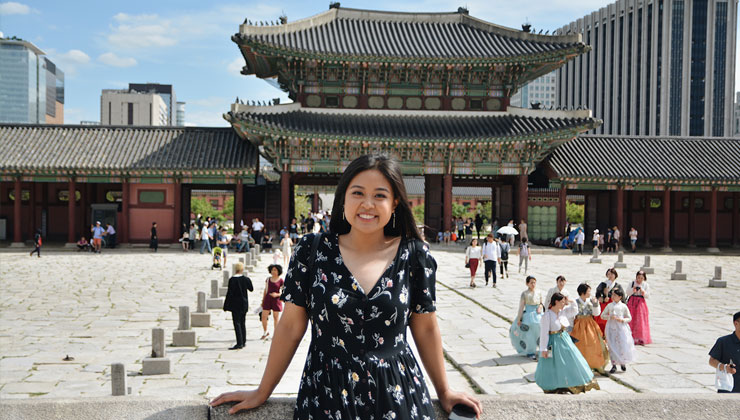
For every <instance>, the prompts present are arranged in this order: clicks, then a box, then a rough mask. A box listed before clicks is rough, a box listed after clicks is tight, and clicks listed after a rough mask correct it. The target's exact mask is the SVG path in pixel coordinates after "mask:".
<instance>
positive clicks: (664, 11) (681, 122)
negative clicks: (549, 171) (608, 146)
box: [556, 0, 738, 136]
mask: <svg viewBox="0 0 740 420" xmlns="http://www.w3.org/2000/svg"><path fill="white" fill-rule="evenodd" d="M737 5H738V1H737V0H693V1H688V0H619V1H617V2H616V3H613V4H610V5H608V6H607V7H603V8H601V9H599V10H598V11H595V12H593V13H591V14H590V15H586V16H584V17H583V18H580V19H578V20H577V21H574V22H571V23H570V24H568V25H566V26H563V27H562V28H560V29H558V30H557V31H556V33H558V34H567V33H582V34H583V40H584V41H585V42H586V43H587V44H588V45H590V46H591V51H590V52H588V53H586V54H582V55H580V56H579V57H576V58H575V59H574V60H571V61H569V62H568V63H566V64H565V65H564V66H563V67H561V68H560V70H559V71H558V78H557V81H558V87H557V97H558V105H559V106H560V107H566V108H577V107H579V106H584V107H585V108H589V109H592V110H593V112H594V116H595V117H597V118H601V119H603V120H604V124H603V125H602V126H600V127H598V128H597V129H595V130H594V132H595V133H600V134H601V133H603V134H611V135H663V136H665V135H670V136H731V135H732V133H733V113H734V112H733V111H734V110H733V100H734V96H735V77H734V75H735V55H736V52H735V48H736V45H735V44H736V42H735V38H736V32H737V30H736V28H737Z"/></svg>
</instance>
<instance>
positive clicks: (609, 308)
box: [601, 303, 612, 321]
mask: <svg viewBox="0 0 740 420" xmlns="http://www.w3.org/2000/svg"><path fill="white" fill-rule="evenodd" d="M611 312H612V304H611V303H609V304H608V305H606V307H605V308H604V312H602V313H601V319H603V320H604V321H608V320H609V315H611Z"/></svg>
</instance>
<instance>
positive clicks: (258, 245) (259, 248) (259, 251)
mask: <svg viewBox="0 0 740 420" xmlns="http://www.w3.org/2000/svg"><path fill="white" fill-rule="evenodd" d="M254 248H255V249H256V250H257V255H258V256H259V255H260V254H261V253H262V245H260V244H255V245H254Z"/></svg>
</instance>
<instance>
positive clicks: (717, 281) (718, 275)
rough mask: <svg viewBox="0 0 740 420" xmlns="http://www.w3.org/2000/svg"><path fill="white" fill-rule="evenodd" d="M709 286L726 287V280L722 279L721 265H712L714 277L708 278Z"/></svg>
mask: <svg viewBox="0 0 740 420" xmlns="http://www.w3.org/2000/svg"><path fill="white" fill-rule="evenodd" d="M709 287H727V280H722V267H720V266H716V267H714V278H713V279H711V280H709Z"/></svg>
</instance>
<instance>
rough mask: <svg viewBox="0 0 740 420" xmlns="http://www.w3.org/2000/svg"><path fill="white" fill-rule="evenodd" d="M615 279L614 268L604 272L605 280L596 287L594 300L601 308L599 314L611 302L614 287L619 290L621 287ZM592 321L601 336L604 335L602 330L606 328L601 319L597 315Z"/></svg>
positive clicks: (617, 275) (616, 274) (616, 275)
mask: <svg viewBox="0 0 740 420" xmlns="http://www.w3.org/2000/svg"><path fill="white" fill-rule="evenodd" d="M617 277H619V274H618V273H617V270H616V269H614V268H610V269H608V270H606V280H605V281H602V282H601V283H599V285H598V286H596V299H597V300H598V301H599V303H600V306H601V312H602V313H603V312H604V308H606V305H608V304H609V302H611V293H612V290H614V288H615V287H619V288H621V287H622V286H620V285H619V283H617ZM594 319H595V320H596V324H597V325H598V326H599V328H600V329H601V334H602V335H605V333H604V328H605V327H606V321H605V320H603V319H601V317H599V316H598V315H594Z"/></svg>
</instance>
